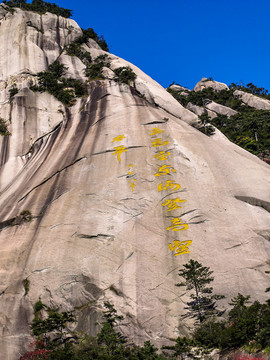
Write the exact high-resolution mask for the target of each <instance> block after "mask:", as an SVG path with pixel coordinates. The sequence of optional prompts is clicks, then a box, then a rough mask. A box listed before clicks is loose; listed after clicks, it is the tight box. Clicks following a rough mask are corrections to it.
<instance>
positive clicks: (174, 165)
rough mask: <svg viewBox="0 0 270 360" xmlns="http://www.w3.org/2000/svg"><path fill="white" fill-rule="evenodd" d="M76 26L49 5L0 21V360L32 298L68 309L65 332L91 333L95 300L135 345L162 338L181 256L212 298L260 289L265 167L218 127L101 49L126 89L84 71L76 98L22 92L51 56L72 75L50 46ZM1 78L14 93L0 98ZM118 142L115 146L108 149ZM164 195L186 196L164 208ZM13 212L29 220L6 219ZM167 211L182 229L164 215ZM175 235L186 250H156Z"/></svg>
mask: <svg viewBox="0 0 270 360" xmlns="http://www.w3.org/2000/svg"><path fill="white" fill-rule="evenodd" d="M29 20H31V21H32V22H33V24H35V25H36V26H38V27H39V26H41V20H42V23H43V27H44V35H43V36H42V39H43V41H42V42H41V40H40V39H41V35H40V33H39V32H38V31H37V30H34V29H33V28H31V27H29V26H27V25H26V21H29ZM70 26H73V31H72V32H71V33H69V29H70ZM57 33H58V34H60V36H59V37H58V36H57ZM80 34H81V30H80V28H79V26H78V25H77V24H76V23H75V22H74V21H73V20H70V19H63V18H61V17H59V21H58V20H57V17H56V16H55V15H52V14H45V15H42V16H39V15H37V14H34V13H31V12H24V11H21V10H16V13H15V14H14V15H11V14H10V13H8V14H7V15H6V18H3V19H2V20H1V26H0V41H1V44H2V46H1V48H0V65H1V66H0V69H1V70H0V71H1V75H0V76H1V77H0V79H1V87H0V99H1V100H0V116H1V117H2V118H4V119H5V120H6V121H7V122H8V127H9V130H10V132H11V133H12V135H11V136H10V137H2V136H1V137H0V149H1V153H0V154H1V158H0V159H1V163H0V164H1V165H0V166H1V167H0V179H1V189H0V194H1V195H0V229H1V230H0V246H1V252H0V329H1V330H0V349H1V355H0V356H1V360H2V359H3V360H4V359H9V360H17V359H18V357H19V354H20V353H23V351H24V350H25V349H26V345H27V344H28V343H29V342H31V337H30V335H29V323H30V322H31V320H32V318H33V304H34V303H35V302H36V301H37V300H38V299H39V297H40V298H41V300H42V301H43V302H44V303H46V304H49V305H50V306H57V307H59V308H60V309H61V310H72V309H73V308H74V307H76V308H77V309H78V310H77V314H78V321H79V322H78V324H77V329H79V330H80V331H81V330H84V331H88V332H89V333H91V334H94V333H95V331H96V327H95V323H96V321H97V319H101V313H102V308H103V302H104V301H105V300H109V301H111V302H112V303H113V304H114V305H115V308H116V309H117V310H118V312H119V313H120V314H123V315H124V316H125V324H126V326H124V327H123V328H122V331H123V332H124V334H125V335H130V336H131V337H132V340H133V341H135V342H138V343H142V342H143V341H145V340H147V339H149V340H151V341H153V342H154V343H155V344H157V345H162V344H167V343H169V340H168V339H169V338H175V337H177V336H178V335H180V334H181V335H183V334H188V333H189V331H190V329H192V326H193V324H192V321H187V320H182V318H181V315H183V313H184V312H185V310H184V307H185V304H186V302H187V301H188V300H189V299H190V298H189V295H190V294H189V293H187V292H186V291H185V290H184V289H181V288H177V287H176V286H175V284H176V283H178V282H179V277H178V269H180V268H181V266H182V265H183V264H185V263H186V262H188V261H189V259H190V258H193V259H196V260H198V261H200V262H201V263H202V264H203V265H205V266H210V268H211V270H213V271H214V276H215V281H214V292H216V293H219V294H224V295H225V296H226V299H225V300H223V303H222V304H221V306H225V304H227V303H228V302H229V301H230V299H231V298H232V297H233V296H236V295H237V293H238V292H240V293H242V294H250V295H251V297H252V299H258V300H260V301H265V300H266V299H267V294H266V293H265V292H264V290H265V288H266V287H267V286H269V284H268V283H269V280H268V278H267V276H268V275H267V274H265V270H268V269H269V265H268V262H269V252H270V243H269V239H268V238H267V236H266V235H265V234H269V219H270V216H269V211H268V210H267V209H266V208H265V204H268V203H269V202H270V195H269V194H270V191H269V190H270V188H269V182H268V181H267V179H269V176H270V170H269V166H268V165H267V164H265V163H263V162H262V161H261V160H259V159H258V158H257V157H255V156H254V155H252V154H250V153H248V152H246V151H245V150H243V149H241V148H239V147H238V146H236V145H235V144H232V143H231V142H230V141H228V139H227V138H226V137H225V136H224V135H222V134H220V133H219V132H217V134H216V135H214V136H213V137H210V138H209V137H207V136H205V135H204V134H202V133H201V132H199V131H198V130H196V129H195V128H194V127H192V126H191V125H190V124H193V123H195V122H197V121H198V118H197V116H196V115H195V114H193V113H192V112H190V111H189V110H187V109H184V108H183V107H182V106H181V105H180V104H179V103H178V102H177V101H176V100H175V99H174V98H173V97H172V96H171V95H170V94H169V93H168V92H166V90H165V89H163V88H162V87H161V86H160V85H159V84H157V83H156V82H155V81H154V80H152V79H151V78H150V77H149V76H147V75H146V74H144V73H143V72H142V71H141V70H140V69H138V68H137V67H136V66H134V65H132V64H130V63H129V62H127V61H125V60H123V59H120V58H118V57H117V56H115V55H112V54H110V55H109V56H110V58H111V59H112V60H111V68H112V69H115V68H117V67H120V66H130V67H131V68H132V69H133V70H134V71H135V72H136V74H137V79H136V81H135V86H136V89H135V88H134V87H129V86H128V85H125V84H119V83H116V82H114V81H113V80H112V79H106V80H97V81H91V82H90V83H89V85H88V90H89V95H88V96H87V97H85V98H81V99H78V100H77V102H76V104H75V105H74V106H72V107H70V108H65V107H64V106H63V105H62V104H61V103H60V102H59V101H58V100H56V99H55V98H54V97H52V96H51V95H49V94H48V93H46V92H45V93H38V92H37V93H33V92H32V91H31V90H29V84H30V83H31V82H34V81H36V78H35V74H36V73H37V72H38V71H42V70H44V69H46V67H47V64H49V63H51V62H52V61H54V60H56V59H58V58H59V55H61V54H62V55H61V57H60V61H61V62H63V63H65V65H66V66H68V67H69V69H68V74H69V75H70V76H73V77H75V78H77V79H81V80H84V79H85V78H84V74H83V69H84V66H83V65H82V63H81V61H80V60H78V59H76V58H74V57H68V56H67V55H66V54H64V53H62V50H63V47H64V45H65V44H68V43H70V41H72V40H74V39H75V38H76V37H77V36H79V35H80ZM7 49H9V51H7ZM85 49H87V51H89V52H90V53H91V55H92V56H93V58H95V56H98V55H101V54H104V53H105V52H104V51H102V50H101V49H99V48H98V47H97V46H96V45H94V44H93V43H92V42H88V45H85ZM26 69H27V70H26ZM13 81H15V83H16V85H17V86H18V89H19V93H18V94H17V95H16V96H14V98H13V99H12V101H10V100H9V96H8V88H9V87H10V86H11V84H12V83H13ZM6 86H7V87H6ZM142 95H144V97H143V96H142ZM155 128H158V129H159V131H162V132H160V133H158V134H156V135H154V133H155ZM153 129H154V130H153ZM121 135H123V136H121ZM118 136H120V137H118ZM117 137H118V138H117ZM117 140H119V141H117ZM159 141H160V145H159V146H155V145H158V142H159ZM118 146H123V147H124V148H122V150H127V151H123V152H122V153H121V154H120V153H118V155H119V156H118V157H119V160H118V159H117V151H118V150H119V148H117V147H118ZM117 149H118V150H117ZM120 149H121V148H120ZM162 151H168V152H167V156H168V159H167V160H162V156H164V153H161V154H160V153H159V152H162ZM162 154H163V155H162ZM160 156H161V157H160ZM133 165H134V166H133ZM162 165H167V166H168V168H167V169H168V171H170V174H171V175H166V172H165V175H163V174H162V169H160V168H161V166H162ZM172 170H176V172H173V171H172ZM133 171H134V174H132V172H133ZM133 180H136V182H135V181H134V183H135V187H134V188H133V189H132V181H133ZM167 181H169V182H168V183H167ZM170 181H175V183H176V184H178V185H173V184H172V183H170ZM160 184H163V185H160ZM166 184H167V186H168V187H167V189H166V186H165V185H166ZM170 184H171V185H170ZM179 186H181V187H180V188H179ZM159 190H160V191H159ZM177 198H179V199H180V200H186V201H185V202H178V206H179V207H178V208H176V209H174V210H172V211H168V210H171V209H170V208H169V205H168V204H170V202H169V200H170V199H171V200H174V199H177ZM166 200H167V201H166ZM166 204H167V205H166ZM24 210H29V211H31V213H32V215H33V219H32V221H30V222H25V223H21V224H18V225H15V226H7V224H8V223H10V220H11V219H13V218H14V217H17V216H19V215H20V213H21V212H22V211H24ZM177 218H179V219H181V222H182V224H187V225H188V228H187V229H186V230H184V231H180V230H181V229H182V228H186V227H187V226H186V225H185V226H184V227H183V226H180V225H179V223H176V224H173V223H172V221H171V220H173V219H175V221H177ZM179 221H180V220H179ZM174 225H175V226H176V227H173V228H170V227H171V226H174ZM167 229H168V230H167ZM174 230H179V231H174ZM187 240H191V241H192V243H191V245H190V246H189V251H190V252H188V253H185V254H182V255H177V253H176V251H177V248H176V249H175V250H170V248H169V244H173V242H174V241H187ZM175 255H177V256H175ZM26 278H27V279H28V280H29V282H30V286H29V292H28V293H27V294H26V293H25V289H24V286H23V280H24V279H26Z"/></svg>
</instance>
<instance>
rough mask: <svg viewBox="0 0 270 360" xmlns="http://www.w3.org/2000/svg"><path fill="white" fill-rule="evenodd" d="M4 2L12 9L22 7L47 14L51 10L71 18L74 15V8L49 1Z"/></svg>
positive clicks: (20, 0) (18, 0) (15, 0)
mask: <svg viewBox="0 0 270 360" xmlns="http://www.w3.org/2000/svg"><path fill="white" fill-rule="evenodd" d="M3 3H4V4H6V5H8V7H9V8H10V9H11V10H12V9H13V8H20V9H23V10H29V11H34V12H37V13H39V14H45V13H46V12H50V13H52V14H55V15H58V16H63V17H65V18H70V17H71V16H72V10H69V9H65V8H62V7H60V6H58V5H56V4H54V3H49V2H47V1H43V0H32V3H31V4H28V3H27V2H26V0H9V1H6V0H4V1H3Z"/></svg>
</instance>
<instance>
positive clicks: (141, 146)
mask: <svg viewBox="0 0 270 360" xmlns="http://www.w3.org/2000/svg"><path fill="white" fill-rule="evenodd" d="M145 147H147V146H143V145H137V146H129V147H127V148H126V149H127V150H129V149H137V148H145ZM113 151H115V149H112V150H104V151H101V152H98V153H94V154H92V155H101V154H106V153H110V152H113Z"/></svg>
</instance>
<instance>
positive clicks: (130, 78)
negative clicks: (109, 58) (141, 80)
mask: <svg viewBox="0 0 270 360" xmlns="http://www.w3.org/2000/svg"><path fill="white" fill-rule="evenodd" d="M114 73H115V77H114V80H115V81H117V82H120V83H123V84H127V85H130V84H131V83H133V84H134V81H135V79H136V77H137V75H136V74H135V72H134V71H133V70H132V69H131V68H130V67H129V66H122V67H119V68H117V69H115V70H114Z"/></svg>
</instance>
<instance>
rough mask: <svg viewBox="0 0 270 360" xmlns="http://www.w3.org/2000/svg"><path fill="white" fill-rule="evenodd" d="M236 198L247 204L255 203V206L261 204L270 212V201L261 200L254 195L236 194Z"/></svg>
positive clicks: (260, 205)
mask: <svg viewBox="0 0 270 360" xmlns="http://www.w3.org/2000/svg"><path fill="white" fill-rule="evenodd" d="M235 198H236V199H237V200H240V201H243V202H245V203H247V204H250V205H253V206H259V207H261V208H263V209H264V210H266V211H268V212H270V203H269V202H268V201H265V200H261V199H258V198H255V197H252V196H238V195H236V196H235Z"/></svg>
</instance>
